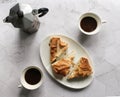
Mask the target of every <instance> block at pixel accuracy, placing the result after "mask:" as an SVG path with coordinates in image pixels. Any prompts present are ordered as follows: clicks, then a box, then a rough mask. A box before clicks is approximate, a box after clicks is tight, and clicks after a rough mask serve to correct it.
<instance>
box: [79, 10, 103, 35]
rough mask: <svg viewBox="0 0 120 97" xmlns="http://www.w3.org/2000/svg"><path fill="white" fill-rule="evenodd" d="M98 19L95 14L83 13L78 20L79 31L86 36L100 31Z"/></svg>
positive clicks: (100, 22) (99, 20)
mask: <svg viewBox="0 0 120 97" xmlns="http://www.w3.org/2000/svg"><path fill="white" fill-rule="evenodd" d="M102 23H104V22H102V21H101V19H100V17H99V16H98V15H97V14H95V13H91V12H88V13H84V14H82V15H81V16H80V18H79V24H78V26H79V29H80V31H81V32H82V33H84V34H86V35H94V34H96V33H98V32H99V31H100V28H101V24H102Z"/></svg>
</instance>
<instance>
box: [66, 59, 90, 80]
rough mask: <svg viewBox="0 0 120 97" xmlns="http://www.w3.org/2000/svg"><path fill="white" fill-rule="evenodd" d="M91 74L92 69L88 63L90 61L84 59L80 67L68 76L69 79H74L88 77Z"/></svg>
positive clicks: (79, 64) (80, 62)
mask: <svg viewBox="0 0 120 97" xmlns="http://www.w3.org/2000/svg"><path fill="white" fill-rule="evenodd" d="M91 74H92V68H91V66H90V64H89V62H88V59H87V58H84V57H82V58H81V59H80V61H79V63H78V65H77V66H76V67H75V68H74V70H73V71H72V72H71V74H70V75H69V76H68V79H73V78H78V77H87V76H89V75H91Z"/></svg>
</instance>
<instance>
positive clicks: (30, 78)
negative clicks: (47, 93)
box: [25, 68, 41, 85]
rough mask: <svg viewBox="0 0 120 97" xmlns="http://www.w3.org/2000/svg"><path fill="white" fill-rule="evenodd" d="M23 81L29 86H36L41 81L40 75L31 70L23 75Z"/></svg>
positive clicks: (33, 69) (36, 71)
mask: <svg viewBox="0 0 120 97" xmlns="http://www.w3.org/2000/svg"><path fill="white" fill-rule="evenodd" d="M25 80H26V82H27V83H29V84H31V85H34V84H37V83H38V82H39V81H40V80H41V73H40V72H39V70H37V69H35V68H31V69H29V70H27V72H26V73H25Z"/></svg>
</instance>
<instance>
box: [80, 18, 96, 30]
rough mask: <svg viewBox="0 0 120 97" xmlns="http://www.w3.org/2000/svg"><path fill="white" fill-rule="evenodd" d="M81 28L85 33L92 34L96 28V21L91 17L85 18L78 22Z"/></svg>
mask: <svg viewBox="0 0 120 97" xmlns="http://www.w3.org/2000/svg"><path fill="white" fill-rule="evenodd" d="M80 26H81V28H82V29H83V30H84V31H86V32H92V31H93V30H95V29H96V27H97V21H96V20H95V19H94V18H92V17H85V18H83V19H82V20H81V22H80Z"/></svg>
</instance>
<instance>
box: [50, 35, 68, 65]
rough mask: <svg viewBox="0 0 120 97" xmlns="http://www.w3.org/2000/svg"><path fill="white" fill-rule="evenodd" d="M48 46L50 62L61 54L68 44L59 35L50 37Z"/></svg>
mask: <svg viewBox="0 0 120 97" xmlns="http://www.w3.org/2000/svg"><path fill="white" fill-rule="evenodd" d="M49 46H50V62H51V63H53V62H55V61H56V59H57V58H58V57H60V56H61V54H63V53H65V52H66V50H67V49H68V45H67V43H65V42H62V41H61V39H60V38H59V37H52V38H51V40H50V43H49Z"/></svg>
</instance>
